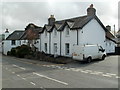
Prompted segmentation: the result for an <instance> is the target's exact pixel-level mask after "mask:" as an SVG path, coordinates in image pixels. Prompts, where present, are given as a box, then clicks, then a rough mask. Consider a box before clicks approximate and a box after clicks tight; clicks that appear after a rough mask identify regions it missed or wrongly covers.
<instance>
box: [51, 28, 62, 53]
mask: <svg viewBox="0 0 120 90" xmlns="http://www.w3.org/2000/svg"><path fill="white" fill-rule="evenodd" d="M55 30H56V28H54V29H53V31H52V32H51V45H50V46H51V54H57V55H60V31H57V33H56V35H54V31H55ZM54 43H57V52H55V51H54Z"/></svg>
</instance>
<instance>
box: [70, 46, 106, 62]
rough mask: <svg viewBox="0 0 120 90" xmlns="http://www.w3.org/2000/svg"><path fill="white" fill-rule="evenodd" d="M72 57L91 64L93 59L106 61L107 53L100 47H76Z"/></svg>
mask: <svg viewBox="0 0 120 90" xmlns="http://www.w3.org/2000/svg"><path fill="white" fill-rule="evenodd" d="M72 55H73V59H74V60H79V61H87V62H91V61H92V60H93V59H102V60H104V59H105V57H106V52H105V49H103V48H102V46H99V45H82V46H81V45H74V46H73V54H72Z"/></svg>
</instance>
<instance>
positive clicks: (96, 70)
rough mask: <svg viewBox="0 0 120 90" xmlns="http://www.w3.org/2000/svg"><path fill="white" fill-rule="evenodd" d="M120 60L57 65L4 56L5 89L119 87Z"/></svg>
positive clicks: (107, 59)
mask: <svg viewBox="0 0 120 90" xmlns="http://www.w3.org/2000/svg"><path fill="white" fill-rule="evenodd" d="M118 57H120V56H117V55H114V56H108V57H107V58H106V59H105V60H103V61H98V60H96V61H93V62H92V63H89V64H87V63H81V62H77V61H74V62H72V63H69V64H65V65H64V64H54V63H49V62H43V61H35V60H27V59H20V58H15V57H9V56H3V57H2V88H41V89H43V90H46V89H45V88H118V79H119V78H120V77H119V76H118Z"/></svg>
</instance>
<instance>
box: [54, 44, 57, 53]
mask: <svg viewBox="0 0 120 90" xmlns="http://www.w3.org/2000/svg"><path fill="white" fill-rule="evenodd" d="M56 53H57V43H54V54H56Z"/></svg>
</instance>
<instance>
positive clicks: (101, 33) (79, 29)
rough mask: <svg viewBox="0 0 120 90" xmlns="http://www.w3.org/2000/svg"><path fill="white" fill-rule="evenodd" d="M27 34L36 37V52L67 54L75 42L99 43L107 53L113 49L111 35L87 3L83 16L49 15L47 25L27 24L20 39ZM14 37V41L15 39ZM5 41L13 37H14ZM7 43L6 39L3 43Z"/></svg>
mask: <svg viewBox="0 0 120 90" xmlns="http://www.w3.org/2000/svg"><path fill="white" fill-rule="evenodd" d="M35 32H36V33H35ZM29 33H30V34H29ZM29 35H35V36H36V40H34V42H35V43H34V45H35V46H36V47H37V48H38V50H39V51H41V52H42V51H43V52H45V53H47V54H52V55H60V56H67V57H71V56H72V48H73V46H74V45H76V44H77V45H84V44H99V45H101V46H102V47H103V48H104V49H105V50H106V52H107V53H114V52H115V41H114V36H113V35H112V34H111V33H110V31H109V30H108V27H105V26H104V25H103V23H102V22H101V21H100V19H99V18H98V17H97V15H96V9H95V8H93V4H91V5H90V7H89V8H88V9H87V15H84V16H80V17H75V18H70V19H65V20H59V21H56V19H55V18H54V15H51V16H50V18H48V24H45V25H44V27H43V28H42V27H38V26H36V25H34V24H29V25H28V26H27V27H26V28H25V31H24V34H23V35H22V36H20V37H21V38H20V39H21V40H26V39H27V38H26V37H27V36H29ZM10 36H11V35H9V36H8V37H10ZM17 39H18V38H17ZM17 39H15V40H16V41H17ZM20 39H19V41H20ZM7 40H14V37H13V38H12V39H7ZM5 42H6V41H5ZM6 43H7V42H6ZM9 44H10V41H9V43H7V44H6V46H7V45H9ZM19 45H20V44H19ZM14 46H15V45H14ZM16 46H18V44H17V45H16ZM12 47H13V46H12ZM8 48H9V49H8ZM8 48H6V50H5V51H9V50H10V49H11V46H10V47H8ZM5 53H6V52H5Z"/></svg>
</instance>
